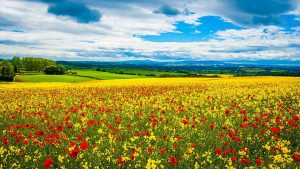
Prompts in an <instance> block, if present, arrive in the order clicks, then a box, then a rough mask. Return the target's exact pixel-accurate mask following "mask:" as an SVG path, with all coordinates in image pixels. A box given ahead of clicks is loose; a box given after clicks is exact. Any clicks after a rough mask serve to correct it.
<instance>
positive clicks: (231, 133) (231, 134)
mask: <svg viewBox="0 0 300 169" xmlns="http://www.w3.org/2000/svg"><path fill="white" fill-rule="evenodd" d="M228 136H229V137H231V138H232V137H234V132H233V131H232V130H230V131H229V133H228Z"/></svg>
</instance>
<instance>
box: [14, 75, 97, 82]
mask: <svg viewBox="0 0 300 169" xmlns="http://www.w3.org/2000/svg"><path fill="white" fill-rule="evenodd" d="M91 80H95V79H92V78H87V77H79V76H70V75H44V74H40V75H17V76H16V81H17V82H69V83H76V82H86V81H91Z"/></svg>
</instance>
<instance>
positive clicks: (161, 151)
mask: <svg viewBox="0 0 300 169" xmlns="http://www.w3.org/2000/svg"><path fill="white" fill-rule="evenodd" d="M159 152H160V154H165V153H166V152H167V150H165V149H161V150H159Z"/></svg>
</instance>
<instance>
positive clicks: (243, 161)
mask: <svg viewBox="0 0 300 169" xmlns="http://www.w3.org/2000/svg"><path fill="white" fill-rule="evenodd" d="M249 163H250V158H244V159H242V164H249Z"/></svg>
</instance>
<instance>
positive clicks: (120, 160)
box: [118, 157, 125, 165]
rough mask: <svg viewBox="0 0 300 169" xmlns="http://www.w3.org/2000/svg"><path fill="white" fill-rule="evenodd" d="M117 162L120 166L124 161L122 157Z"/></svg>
mask: <svg viewBox="0 0 300 169" xmlns="http://www.w3.org/2000/svg"><path fill="white" fill-rule="evenodd" d="M118 162H119V164H120V165H124V164H125V160H123V158H122V157H119V158H118Z"/></svg>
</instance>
